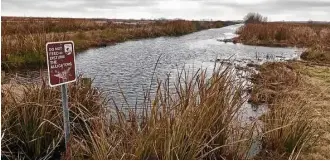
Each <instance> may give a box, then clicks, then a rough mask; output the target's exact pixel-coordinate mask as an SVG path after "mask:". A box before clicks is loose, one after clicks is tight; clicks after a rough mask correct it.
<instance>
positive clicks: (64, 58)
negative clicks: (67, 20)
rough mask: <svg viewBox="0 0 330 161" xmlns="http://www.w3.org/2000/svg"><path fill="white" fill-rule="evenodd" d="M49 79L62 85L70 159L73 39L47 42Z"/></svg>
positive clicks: (65, 128) (73, 75)
mask: <svg viewBox="0 0 330 161" xmlns="http://www.w3.org/2000/svg"><path fill="white" fill-rule="evenodd" d="M46 53H47V67H48V79H49V85H50V86H51V87H55V86H61V93H62V108H63V122H64V138H65V159H70V156H71V152H70V117H69V106H68V89H67V84H68V83H71V82H74V81H76V66H75V51H74V43H73V42H72V41H62V42H50V43H47V44H46Z"/></svg>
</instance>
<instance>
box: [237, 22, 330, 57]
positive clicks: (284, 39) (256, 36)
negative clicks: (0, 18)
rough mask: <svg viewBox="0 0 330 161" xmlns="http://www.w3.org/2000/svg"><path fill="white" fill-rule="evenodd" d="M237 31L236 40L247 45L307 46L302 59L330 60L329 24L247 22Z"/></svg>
mask: <svg viewBox="0 0 330 161" xmlns="http://www.w3.org/2000/svg"><path fill="white" fill-rule="evenodd" d="M237 33H238V34H239V35H240V36H239V37H238V38H237V41H238V42H241V43H244V44H247V45H259V46H274V47H288V46H291V47H293V46H296V47H301V48H307V49H308V50H306V51H305V52H304V54H302V57H301V58H302V59H304V60H308V61H314V62H322V63H329V62H330V56H329V55H330V41H329V40H330V25H329V24H318V23H289V22H287V23H279V22H267V23H252V24H251V23H249V24H246V25H244V26H243V27H241V28H240V29H239V30H238V31H237Z"/></svg>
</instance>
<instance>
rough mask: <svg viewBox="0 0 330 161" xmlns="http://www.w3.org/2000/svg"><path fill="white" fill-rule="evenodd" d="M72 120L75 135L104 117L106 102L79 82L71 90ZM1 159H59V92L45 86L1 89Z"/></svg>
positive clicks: (60, 112)
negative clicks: (98, 117)
mask: <svg viewBox="0 0 330 161" xmlns="http://www.w3.org/2000/svg"><path fill="white" fill-rule="evenodd" d="M69 87H70V88H69V91H70V97H69V106H70V119H71V121H72V124H71V125H72V127H71V128H72V131H73V132H72V133H73V135H79V133H81V132H82V131H84V129H83V128H82V127H80V125H81V124H82V123H85V124H89V122H90V121H91V120H86V119H85V118H91V117H97V116H98V114H100V113H103V110H104V102H103V100H102V99H101V97H100V93H98V92H97V91H96V90H95V89H93V88H88V87H85V86H82V85H81V83H80V82H79V81H78V82H77V83H76V84H75V85H70V86H69ZM2 92H3V97H2V103H1V111H2V115H1V120H2V122H1V131H2V133H3V136H2V144H1V151H2V154H1V155H2V156H6V157H7V158H9V159H50V158H54V159H60V156H61V155H60V153H61V152H63V150H64V145H63V134H62V133H63V129H62V125H63V121H62V116H63V115H62V108H61V99H60V98H61V97H60V89H59V88H50V87H48V86H46V85H45V84H43V85H41V86H40V85H36V84H28V85H16V86H12V87H7V88H4V89H2Z"/></svg>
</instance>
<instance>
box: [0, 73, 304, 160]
mask: <svg viewBox="0 0 330 161" xmlns="http://www.w3.org/2000/svg"><path fill="white" fill-rule="evenodd" d="M83 84H84V83H82V81H78V82H77V83H74V84H72V85H70V86H69V92H70V97H69V107H70V120H71V128H72V134H71V146H72V150H71V152H72V153H71V155H72V158H73V159H250V158H251V157H253V156H250V155H249V152H250V151H251V145H252V144H253V143H254V137H255V130H256V127H255V124H254V123H252V124H250V125H246V126H242V124H241V122H240V120H239V118H240V116H239V111H240V110H241V108H242V105H243V103H244V102H245V101H246V99H247V98H246V97H245V96H246V95H245V94H244V90H243V89H244V86H243V85H241V84H240V83H239V82H237V80H235V79H234V77H233V73H232V70H229V69H228V68H225V67H219V68H214V70H213V72H212V74H211V76H210V77H208V76H207V75H206V71H204V70H198V71H197V72H195V73H193V74H191V73H187V72H184V71H183V72H181V74H179V77H178V78H177V79H176V80H175V82H174V88H170V86H169V85H170V81H169V79H166V80H164V81H161V80H158V85H157V88H156V89H155V90H156V92H155V95H150V94H146V99H147V100H150V101H146V102H147V103H146V104H145V106H144V107H142V112H141V111H138V110H137V109H130V110H129V111H128V112H125V111H123V110H122V109H120V108H119V105H117V104H112V106H113V107H112V108H111V107H109V104H108V103H107V99H104V98H105V97H104V96H103V95H102V93H100V92H99V91H98V90H97V89H95V88H93V87H91V86H89V85H88V86H85V85H83ZM23 89H24V92H23V94H21V95H19V94H15V93H14V89H10V90H4V89H3V93H4V97H3V99H2V115H1V120H2V122H1V124H2V126H1V127H2V129H1V130H2V132H3V136H2V145H1V149H2V155H5V156H7V158H10V159H50V158H57V159H58V158H60V156H61V153H62V152H63V150H64V147H63V135H62V130H63V129H62V124H63V122H62V115H61V113H62V110H61V102H60V99H59V98H60V90H59V88H50V87H48V86H46V85H45V84H43V85H41V86H40V85H25V86H24V87H23ZM123 97H125V96H123ZM279 101H280V99H279ZM281 101H283V100H281ZM281 101H280V102H277V101H276V102H275V103H274V106H275V105H277V104H276V103H280V105H278V106H279V107H277V106H276V107H274V109H277V110H280V111H272V112H270V113H269V114H267V117H265V118H266V120H265V125H266V126H265V127H264V130H263V132H264V133H263V136H264V137H263V140H262V141H263V142H262V143H263V145H264V147H265V149H267V150H269V149H270V150H274V151H276V152H279V153H280V154H283V156H290V154H291V153H292V158H294V157H296V156H297V155H296V153H298V154H299V152H300V151H302V149H303V147H304V146H303V144H304V143H305V142H307V141H309V138H310V129H309V121H310V120H305V118H306V117H305V114H306V111H302V112H299V110H298V111H297V110H296V108H298V109H299V107H300V106H299V105H300V104H299V103H301V102H300V101H299V100H297V103H298V105H296V104H292V105H291V104H288V105H286V104H285V103H284V102H285V101H283V103H281ZM293 102H294V101H293ZM280 107H281V108H280ZM272 109H273V108H272ZM281 110H282V111H281ZM293 116H294V117H293ZM267 118H270V119H267ZM279 120H282V121H279ZM302 123H303V124H302ZM288 127H289V128H288ZM283 131H284V132H283ZM301 134H303V135H301ZM283 149H284V150H283ZM272 154H274V153H272ZM269 156H270V154H267V153H266V154H265V155H263V157H264V158H267V157H269ZM277 157H278V156H277ZM281 157H282V155H281Z"/></svg>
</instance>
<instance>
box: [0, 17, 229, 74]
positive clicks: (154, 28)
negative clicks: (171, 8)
mask: <svg viewBox="0 0 330 161" xmlns="http://www.w3.org/2000/svg"><path fill="white" fill-rule="evenodd" d="M1 25H2V27H1V31H2V36H1V68H2V69H5V70H8V69H14V68H21V69H22V68H37V69H38V68H42V67H44V66H45V65H46V64H45V62H46V61H45V44H46V43H47V42H54V41H67V40H72V41H74V43H75V49H76V51H77V52H79V51H82V50H86V49H88V48H92V47H104V46H107V45H113V44H115V43H119V42H123V41H127V40H135V39H143V38H154V37H160V36H180V35H184V34H188V33H192V32H195V31H199V30H202V29H209V28H217V27H223V26H224V25H225V22H222V21H215V22H208V21H185V20H173V21H169V20H166V21H150V22H149V21H148V22H144V21H142V22H139V21H137V22H134V23H132V22H121V23H119V22H112V21H106V20H103V21H98V20H88V19H60V18H57V19H56V18H54V19H52V18H43V19H42V18H39V19H38V18H12V19H8V18H7V19H6V18H5V20H3V21H1Z"/></svg>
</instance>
